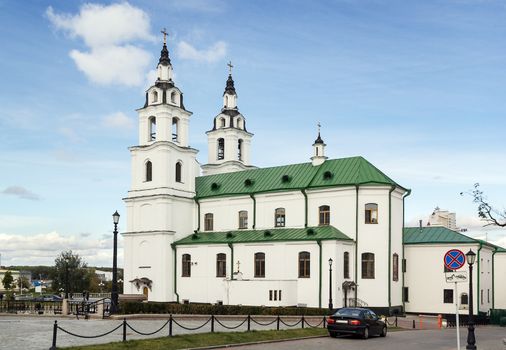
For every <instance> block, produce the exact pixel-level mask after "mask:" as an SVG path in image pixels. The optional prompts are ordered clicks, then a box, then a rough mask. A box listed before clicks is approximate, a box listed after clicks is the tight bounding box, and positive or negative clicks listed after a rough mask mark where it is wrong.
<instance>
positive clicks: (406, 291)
mask: <svg viewBox="0 0 506 350" xmlns="http://www.w3.org/2000/svg"><path fill="white" fill-rule="evenodd" d="M402 300H403V301H404V302H406V303H407V302H409V288H408V287H404V288H403V289H402Z"/></svg>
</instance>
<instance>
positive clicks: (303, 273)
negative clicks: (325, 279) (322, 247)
mask: <svg viewBox="0 0 506 350" xmlns="http://www.w3.org/2000/svg"><path fill="white" fill-rule="evenodd" d="M310 266H311V255H310V253H309V252H300V253H299V278H309V277H311V272H310Z"/></svg>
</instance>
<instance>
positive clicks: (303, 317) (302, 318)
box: [301, 315, 305, 328]
mask: <svg viewBox="0 0 506 350" xmlns="http://www.w3.org/2000/svg"><path fill="white" fill-rule="evenodd" d="M304 322H305V321H304V315H302V321H301V323H302V328H304Z"/></svg>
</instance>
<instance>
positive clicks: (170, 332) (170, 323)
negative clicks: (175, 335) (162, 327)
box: [169, 314, 172, 337]
mask: <svg viewBox="0 0 506 350" xmlns="http://www.w3.org/2000/svg"><path fill="white" fill-rule="evenodd" d="M169 337H172V314H170V315H169Z"/></svg>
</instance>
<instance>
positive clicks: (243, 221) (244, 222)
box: [239, 210, 248, 229]
mask: <svg viewBox="0 0 506 350" xmlns="http://www.w3.org/2000/svg"><path fill="white" fill-rule="evenodd" d="M239 228H240V229H241V228H248V212H247V211H245V210H241V211H240V212H239Z"/></svg>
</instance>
